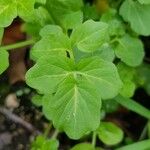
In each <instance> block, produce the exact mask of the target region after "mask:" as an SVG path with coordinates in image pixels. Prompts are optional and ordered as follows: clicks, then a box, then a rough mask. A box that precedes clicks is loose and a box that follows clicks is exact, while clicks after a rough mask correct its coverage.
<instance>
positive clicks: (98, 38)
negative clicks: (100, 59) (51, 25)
mask: <svg viewBox="0 0 150 150" xmlns="http://www.w3.org/2000/svg"><path fill="white" fill-rule="evenodd" d="M107 30H108V25H107V24H106V23H103V22H95V21H93V20H88V21H86V22H84V23H83V24H82V25H79V26H78V27H76V28H75V29H74V30H73V32H72V34H71V41H72V45H73V47H77V48H78V49H79V50H81V51H83V52H93V51H95V50H98V49H99V48H100V47H101V46H102V45H103V44H104V43H105V42H107V40H108V34H107V33H108V32H107Z"/></svg>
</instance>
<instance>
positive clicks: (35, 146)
mask: <svg viewBox="0 0 150 150" xmlns="http://www.w3.org/2000/svg"><path fill="white" fill-rule="evenodd" d="M58 146H59V143H58V141H57V140H56V139H51V140H49V139H46V138H45V137H44V136H41V135H40V136H37V137H36V139H35V141H33V143H32V145H31V150H58Z"/></svg>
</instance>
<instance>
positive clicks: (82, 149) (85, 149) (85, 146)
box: [70, 143, 95, 150]
mask: <svg viewBox="0 0 150 150" xmlns="http://www.w3.org/2000/svg"><path fill="white" fill-rule="evenodd" d="M70 150H95V148H94V147H93V146H92V145H91V144H89V143H80V144H77V145H75V146H74V147H72V148H71V149H70Z"/></svg>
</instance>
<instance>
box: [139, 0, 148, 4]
mask: <svg viewBox="0 0 150 150" xmlns="http://www.w3.org/2000/svg"><path fill="white" fill-rule="evenodd" d="M138 1H139V2H140V3H141V4H150V0H138Z"/></svg>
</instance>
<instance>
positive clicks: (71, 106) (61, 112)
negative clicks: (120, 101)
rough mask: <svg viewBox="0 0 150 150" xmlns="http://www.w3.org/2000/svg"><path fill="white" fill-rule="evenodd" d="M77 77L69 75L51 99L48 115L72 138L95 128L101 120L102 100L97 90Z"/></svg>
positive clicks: (55, 124) (56, 125)
mask: <svg viewBox="0 0 150 150" xmlns="http://www.w3.org/2000/svg"><path fill="white" fill-rule="evenodd" d="M77 78H79V79H77V80H75V79H73V77H68V78H67V79H66V80H65V81H64V82H63V83H62V84H61V85H59V87H58V90H57V92H56V94H55V95H54V97H53V98H52V99H49V101H50V102H49V104H50V105H49V114H48V115H49V116H51V118H52V121H53V124H54V126H55V127H56V128H58V129H59V130H63V131H65V132H66V134H67V135H68V136H69V137H70V138H72V139H79V138H81V137H82V136H83V135H84V134H86V133H87V132H89V131H93V130H95V129H96V128H97V127H98V126H99V122H100V120H99V117H100V108H101V100H100V98H99V97H98V94H97V93H96V90H95V89H94V88H93V87H92V86H91V85H90V84H87V81H86V80H84V79H80V77H77ZM48 97H49V95H48Z"/></svg>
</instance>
